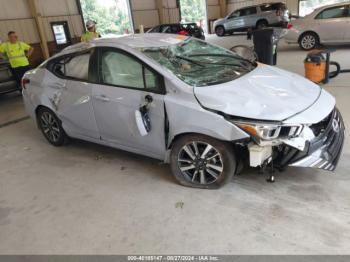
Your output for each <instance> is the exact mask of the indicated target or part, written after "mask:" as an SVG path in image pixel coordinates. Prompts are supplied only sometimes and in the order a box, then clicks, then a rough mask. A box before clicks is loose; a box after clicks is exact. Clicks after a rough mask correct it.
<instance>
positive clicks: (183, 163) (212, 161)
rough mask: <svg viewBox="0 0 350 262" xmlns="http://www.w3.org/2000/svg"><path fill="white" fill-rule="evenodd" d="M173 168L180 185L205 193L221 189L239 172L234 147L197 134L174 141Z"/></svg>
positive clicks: (172, 152)
mask: <svg viewBox="0 0 350 262" xmlns="http://www.w3.org/2000/svg"><path fill="white" fill-rule="evenodd" d="M170 164H171V169H172V172H173V174H174V176H175V178H176V179H177V181H178V182H179V183H180V184H182V185H184V186H189V187H196V188H203V189H217V188H220V187H222V186H223V185H225V184H226V183H228V182H229V181H230V180H231V178H232V176H233V175H234V173H235V170H236V158H235V154H234V150H233V145H232V144H230V143H227V142H223V141H219V140H216V139H214V138H211V137H207V136H203V135H196V134H194V135H186V136H183V137H180V138H179V139H178V140H176V141H175V143H174V145H173V148H172V151H171V163H170Z"/></svg>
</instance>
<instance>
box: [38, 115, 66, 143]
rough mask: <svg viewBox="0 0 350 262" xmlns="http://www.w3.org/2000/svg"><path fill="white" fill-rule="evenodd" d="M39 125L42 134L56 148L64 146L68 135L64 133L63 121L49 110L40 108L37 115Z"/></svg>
mask: <svg viewBox="0 0 350 262" xmlns="http://www.w3.org/2000/svg"><path fill="white" fill-rule="evenodd" d="M37 119H38V124H39V127H40V130H41V132H42V133H43V135H44V136H45V138H46V139H47V141H49V143H50V144H52V145H54V146H63V145H64V144H65V142H66V141H67V135H66V133H65V132H64V130H63V128H62V125H61V121H60V120H59V119H58V117H57V116H56V115H55V113H54V112H52V111H51V110H50V109H48V108H40V109H39V111H38V113H37Z"/></svg>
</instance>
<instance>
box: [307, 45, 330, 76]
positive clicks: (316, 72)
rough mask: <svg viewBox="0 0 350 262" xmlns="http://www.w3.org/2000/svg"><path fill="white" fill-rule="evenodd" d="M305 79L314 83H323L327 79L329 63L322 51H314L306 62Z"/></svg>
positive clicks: (308, 55) (309, 54)
mask: <svg viewBox="0 0 350 262" xmlns="http://www.w3.org/2000/svg"><path fill="white" fill-rule="evenodd" d="M304 66H305V77H306V78H307V79H309V80H311V81H312V82H314V83H321V82H322V81H324V79H325V78H326V70H327V61H326V59H325V58H324V56H323V52H322V51H321V50H313V51H311V52H310V53H308V54H307V56H306V59H305V60H304Z"/></svg>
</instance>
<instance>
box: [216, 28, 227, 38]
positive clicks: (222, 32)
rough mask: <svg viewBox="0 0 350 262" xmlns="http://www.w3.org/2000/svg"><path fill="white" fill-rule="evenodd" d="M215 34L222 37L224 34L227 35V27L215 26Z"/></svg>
mask: <svg viewBox="0 0 350 262" xmlns="http://www.w3.org/2000/svg"><path fill="white" fill-rule="evenodd" d="M215 34H216V35H217V36H220V37H222V36H224V35H225V28H224V27H223V26H217V27H216V28H215Z"/></svg>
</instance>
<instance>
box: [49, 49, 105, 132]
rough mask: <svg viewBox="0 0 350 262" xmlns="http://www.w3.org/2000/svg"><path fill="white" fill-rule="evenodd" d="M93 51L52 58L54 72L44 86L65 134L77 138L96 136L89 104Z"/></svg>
mask: <svg viewBox="0 0 350 262" xmlns="http://www.w3.org/2000/svg"><path fill="white" fill-rule="evenodd" d="M93 52H94V50H89V51H86V52H80V53H75V54H71V55H67V56H64V57H63V58H59V59H58V60H55V61H54V62H53V64H52V65H51V72H52V73H53V75H52V76H51V77H50V78H49V80H48V83H46V84H45V85H46V86H48V87H49V88H50V91H51V92H49V99H50V102H51V103H52V105H53V106H54V109H55V110H56V113H57V115H58V117H59V118H60V120H61V121H62V125H63V128H64V130H65V131H66V132H67V134H68V135H70V136H72V137H78V138H93V139H98V138H99V132H98V128H97V124H96V120H95V116H94V112H93V107H92V100H91V95H92V86H91V83H90V82H91V79H90V73H89V70H90V57H91V54H92V53H93Z"/></svg>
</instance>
